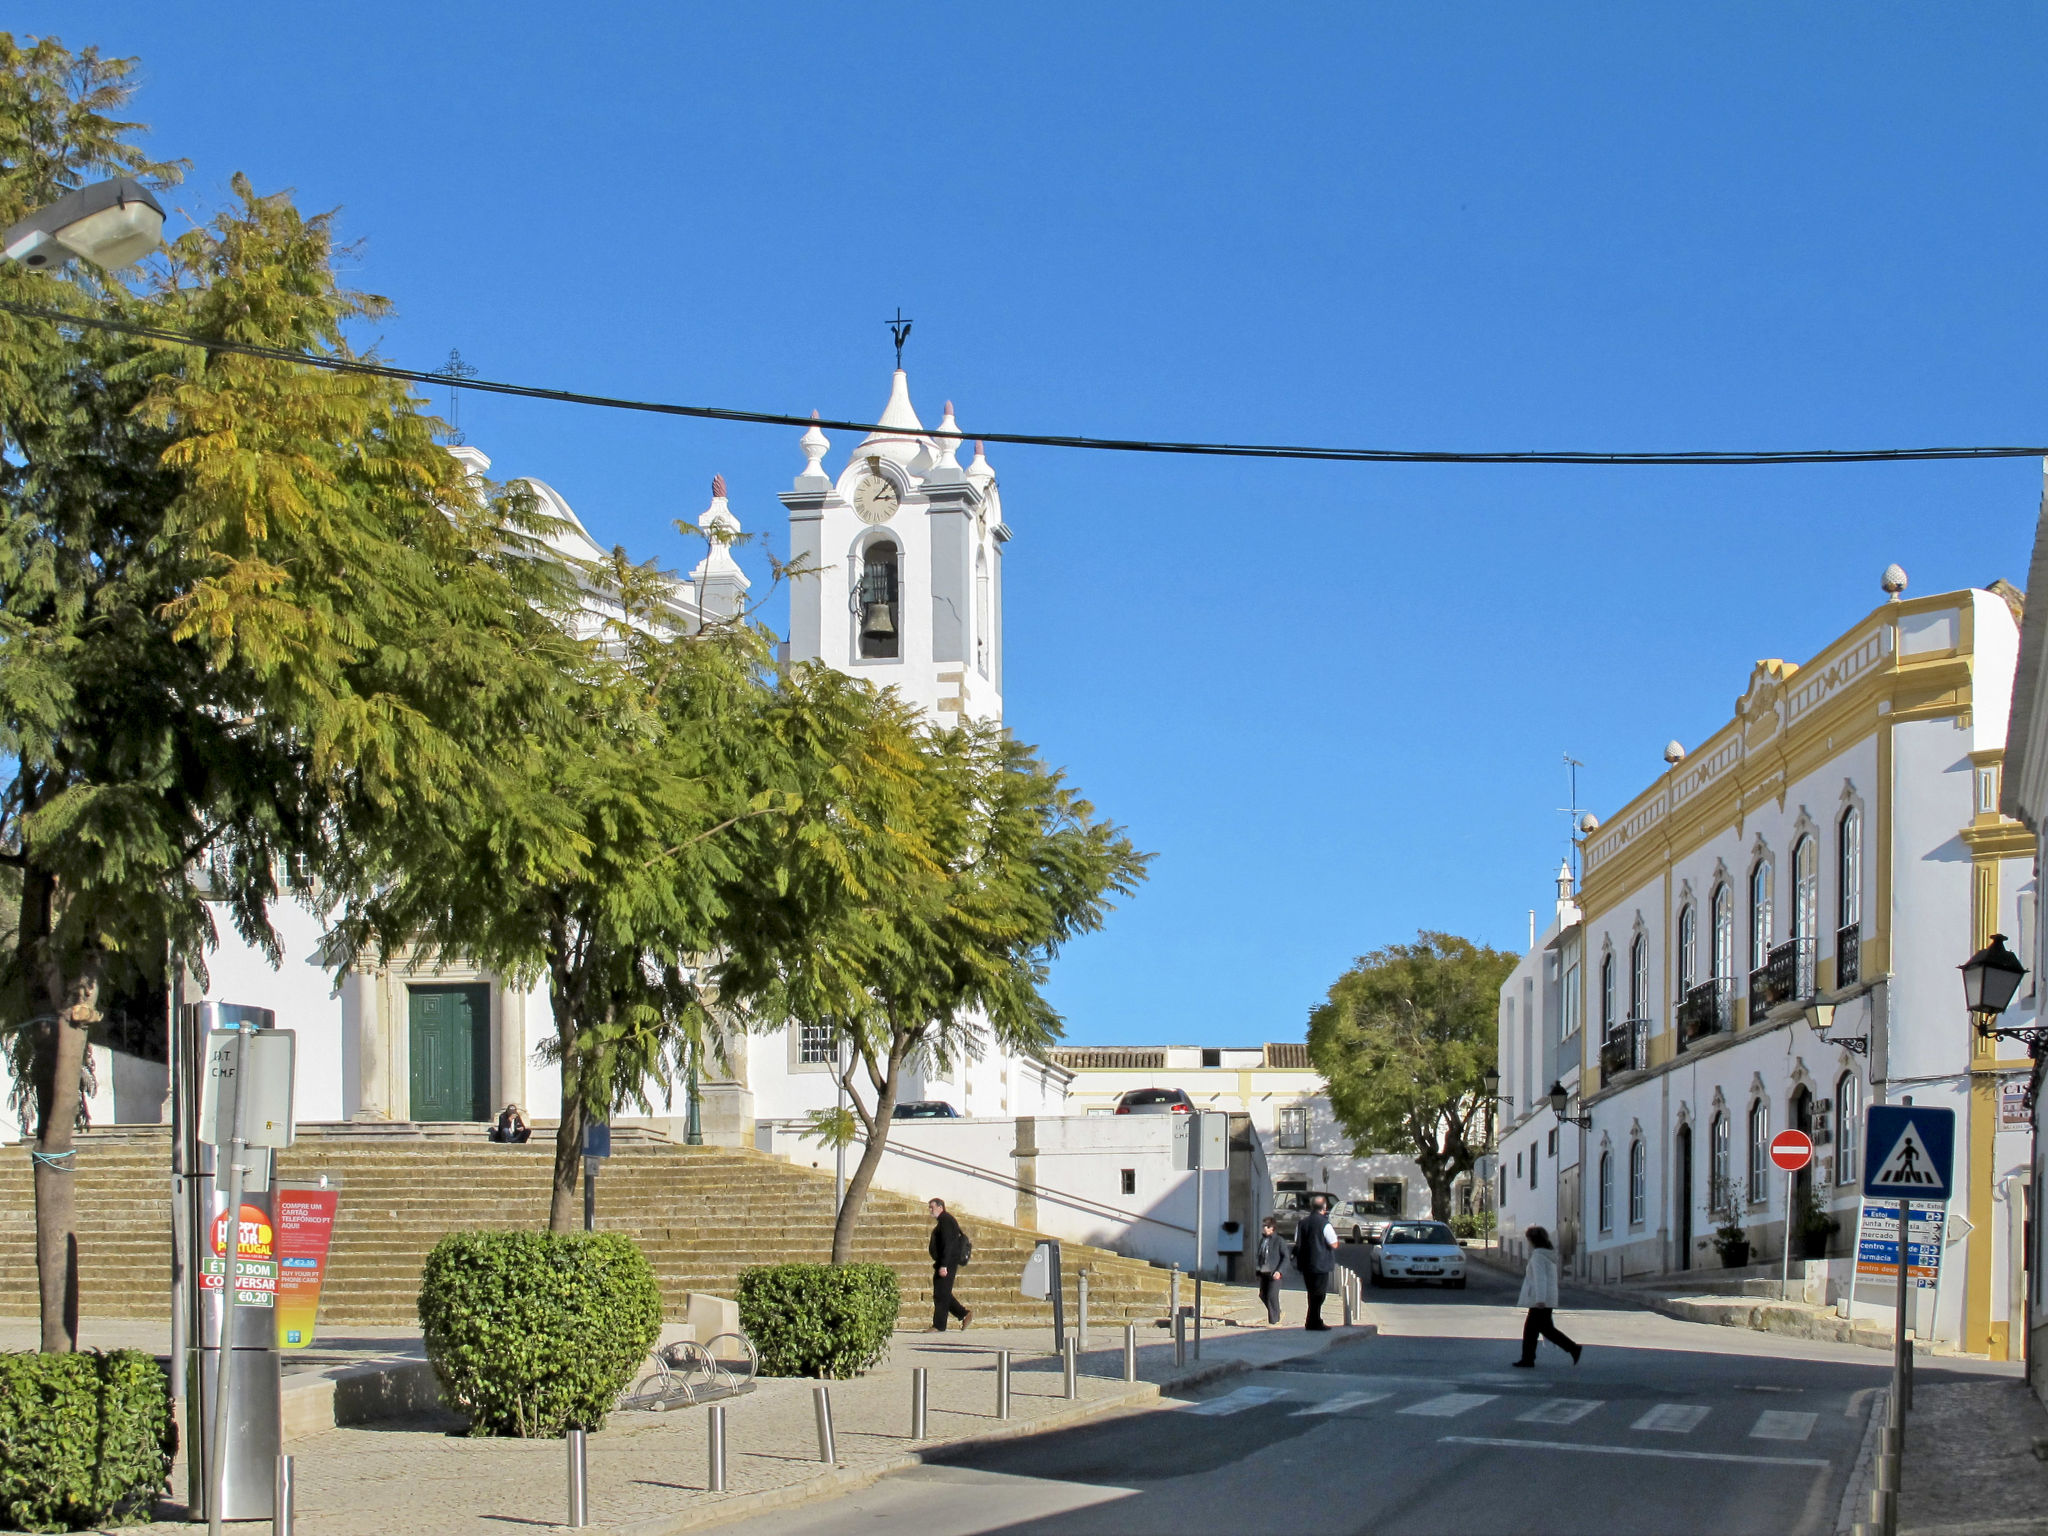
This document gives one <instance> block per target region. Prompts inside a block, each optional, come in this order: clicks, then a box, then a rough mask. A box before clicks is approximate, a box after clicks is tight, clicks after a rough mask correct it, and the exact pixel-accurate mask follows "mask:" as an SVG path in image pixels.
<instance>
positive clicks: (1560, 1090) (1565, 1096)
mask: <svg viewBox="0 0 2048 1536" xmlns="http://www.w3.org/2000/svg"><path fill="white" fill-rule="evenodd" d="M1571 1102H1572V1096H1571V1093H1570V1091H1569V1090H1567V1089H1566V1087H1565V1085H1564V1084H1563V1083H1561V1082H1556V1083H1552V1084H1551V1085H1550V1112H1551V1113H1552V1114H1553V1115H1555V1116H1557V1118H1558V1119H1559V1120H1560V1121H1564V1122H1568V1123H1569V1124H1572V1125H1576V1126H1577V1127H1578V1128H1579V1129H1580V1130H1582V1131H1590V1130H1591V1129H1593V1117H1592V1116H1591V1115H1590V1114H1587V1113H1585V1112H1584V1111H1581V1112H1580V1113H1578V1114H1576V1115H1568V1114H1566V1113H1565V1111H1566V1110H1567V1109H1569V1108H1570V1107H1571Z"/></svg>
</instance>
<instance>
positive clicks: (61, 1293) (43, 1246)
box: [23, 889, 99, 1354]
mask: <svg viewBox="0 0 2048 1536" xmlns="http://www.w3.org/2000/svg"><path fill="white" fill-rule="evenodd" d="M39 894H40V895H41V897H42V900H41V901H40V902H38V903H37V906H38V909H39V910H38V911H37V912H36V913H34V914H33V915H32V914H30V913H29V912H28V911H26V910H25V911H24V913H23V919H24V923H25V924H26V923H28V922H35V923H36V924H37V926H38V927H40V928H41V933H39V934H38V935H37V938H38V947H40V948H43V949H44V951H45V956H46V958H45V962H44V965H43V968H42V969H43V1003H44V1007H45V1009H46V1010H47V1012H48V1014H49V1016H50V1019H49V1022H48V1023H46V1024H43V1025H41V1026H39V1027H40V1028H42V1029H44V1030H46V1031H48V1034H49V1049H48V1051H47V1052H46V1053H44V1060H45V1062H46V1063H47V1071H48V1074H49V1075H48V1077H47V1078H46V1079H45V1080H44V1081H43V1082H41V1083H38V1084H37V1085H36V1107H37V1116H36V1119H37V1125H36V1145H35V1159H34V1161H35V1199H36V1280H37V1285H38V1289H39V1291H40V1293H41V1294H40V1303H41V1313H42V1328H43V1341H42V1347H43V1351H44V1353H46V1354H70V1353H71V1352H72V1351H74V1350H76V1349H77V1348H78V1200H77V1193H76V1191H77V1183H76V1174H75V1172H74V1169H73V1163H74V1162H75V1160H76V1159H75V1155H74V1152H73V1146H74V1143H73V1138H72V1132H73V1127H74V1125H75V1124H76V1123H77V1119H78V1102H79V1094H80V1091H81V1089H82V1087H83V1085H84V1079H85V1053H86V1050H87V1048H88V1045H89V1043H90V1042H89V1038H88V1036H89V1032H90V1030H91V1028H92V1022H93V1018H94V1016H95V1015H94V1006H95V1004H96V1002H97V1000H98V996H99V974H98V967H97V966H96V965H88V966H87V967H85V968H84V970H83V971H82V973H81V974H79V975H76V976H70V977H66V976H65V975H63V974H62V970H61V968H60V967H59V966H57V965H56V964H55V962H54V961H53V960H51V959H49V958H47V950H48V943H49V937H48V936H49V923H48V916H49V911H48V903H49V899H50V893H49V892H48V890H47V889H45V890H44V891H43V892H41V893H39ZM23 905H24V908H26V907H27V906H28V905H29V903H28V902H24V903H23Z"/></svg>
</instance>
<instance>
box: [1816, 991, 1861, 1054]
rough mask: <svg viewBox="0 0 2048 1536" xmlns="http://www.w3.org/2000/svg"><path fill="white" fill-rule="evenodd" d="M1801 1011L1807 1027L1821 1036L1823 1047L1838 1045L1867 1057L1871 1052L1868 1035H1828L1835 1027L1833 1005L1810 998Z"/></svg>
mask: <svg viewBox="0 0 2048 1536" xmlns="http://www.w3.org/2000/svg"><path fill="white" fill-rule="evenodd" d="M1800 1011H1801V1012H1802V1013H1804V1014H1805V1015H1806V1027H1807V1028H1808V1029H1810V1030H1812V1031H1813V1032H1814V1033H1815V1034H1816V1035H1819V1036H1820V1043H1821V1044H1822V1045H1838V1046H1840V1047H1841V1048H1842V1049H1843V1050H1845V1051H1853V1052H1855V1053H1856V1054H1857V1055H1858V1056H1862V1055H1865V1054H1866V1053H1868V1051H1869V1050H1870V1036H1868V1035H1831V1034H1829V1033H1828V1031H1829V1030H1831V1029H1833V1028H1834V1027H1835V1005H1834V1004H1833V1003H1827V1002H1822V1001H1821V1000H1820V999H1819V998H1818V997H1810V998H1808V999H1807V1000H1806V1002H1805V1004H1804V1005H1803V1006H1802V1007H1801V1009H1800Z"/></svg>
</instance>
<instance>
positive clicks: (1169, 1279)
mask: <svg viewBox="0 0 2048 1536" xmlns="http://www.w3.org/2000/svg"><path fill="white" fill-rule="evenodd" d="M1166 1310H1167V1311H1168V1312H1169V1313H1171V1314H1172V1315H1173V1316H1175V1317H1179V1316H1180V1266H1179V1265H1178V1264H1176V1265H1174V1266H1173V1268H1172V1269H1171V1270H1169V1271H1168V1272H1167V1276H1166Z"/></svg>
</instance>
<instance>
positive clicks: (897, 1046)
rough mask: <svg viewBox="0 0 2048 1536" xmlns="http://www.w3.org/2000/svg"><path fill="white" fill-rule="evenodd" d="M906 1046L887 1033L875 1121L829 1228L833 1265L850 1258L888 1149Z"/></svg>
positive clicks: (876, 1101)
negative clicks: (886, 1057) (863, 1210)
mask: <svg viewBox="0 0 2048 1536" xmlns="http://www.w3.org/2000/svg"><path fill="white" fill-rule="evenodd" d="M906 1049H907V1044H906V1042H905V1041H904V1040H903V1039H902V1037H901V1036H899V1035H895V1034H892V1035H891V1036H890V1039H889V1067H888V1070H887V1071H886V1072H884V1073H883V1075H882V1082H881V1086H880V1089H879V1090H878V1092H877V1094H876V1097H875V1119H874V1124H873V1125H872V1126H871V1127H870V1128H869V1130H868V1139H867V1145H866V1146H865V1147H864V1148H863V1149H862V1150H861V1154H860V1164H859V1166H857V1167H856V1168H855V1169H854V1170H853V1177H852V1178H850V1179H848V1180H847V1181H846V1202H845V1204H843V1205H841V1206H840V1207H839V1220H838V1221H837V1222H836V1223H835V1224H834V1226H833V1228H832V1262H833V1263H834V1264H844V1263H847V1262H848V1261H849V1260H851V1259H852V1258H853V1229H854V1226H855V1224H856V1223H858V1222H859V1220H860V1213H861V1207H863V1206H864V1205H866V1204H867V1203H868V1190H869V1189H871V1188H872V1187H873V1186H874V1182H875V1173H876V1170H878V1169H879V1168H880V1167H881V1166H882V1154H883V1153H884V1152H885V1151H887V1150H888V1145H889V1126H890V1124H891V1123H892V1121H893V1120H894V1118H895V1114H896V1090H897V1088H898V1086H899V1085H900V1084H901V1083H902V1080H903V1057H904V1054H905V1051H906ZM852 1091H853V1090H852V1088H851V1086H849V1087H848V1089H847V1092H848V1093H849V1094H851V1092H852Z"/></svg>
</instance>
